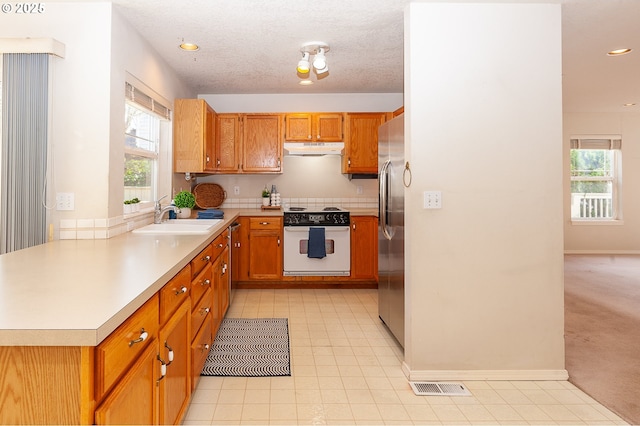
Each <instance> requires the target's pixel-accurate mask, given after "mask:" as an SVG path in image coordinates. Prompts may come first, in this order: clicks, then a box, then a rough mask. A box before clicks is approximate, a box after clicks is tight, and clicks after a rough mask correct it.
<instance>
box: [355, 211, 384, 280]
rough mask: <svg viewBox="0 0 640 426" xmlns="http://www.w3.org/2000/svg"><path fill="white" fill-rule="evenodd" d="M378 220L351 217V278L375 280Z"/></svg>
mask: <svg viewBox="0 0 640 426" xmlns="http://www.w3.org/2000/svg"><path fill="white" fill-rule="evenodd" d="M377 275H378V218H376V217H374V216H351V278H352V279H366V280H373V279H377Z"/></svg>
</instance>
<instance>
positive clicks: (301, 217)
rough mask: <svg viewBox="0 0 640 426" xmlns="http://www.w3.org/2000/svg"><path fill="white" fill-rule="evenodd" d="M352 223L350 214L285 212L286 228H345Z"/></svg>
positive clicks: (341, 212)
mask: <svg viewBox="0 0 640 426" xmlns="http://www.w3.org/2000/svg"><path fill="white" fill-rule="evenodd" d="M350 223H351V220H350V217H349V212H343V211H340V212H318V213H312V212H285V213H284V226H320V225H322V226H345V225H349V224H350Z"/></svg>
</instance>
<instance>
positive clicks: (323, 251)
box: [307, 227, 327, 259]
mask: <svg viewBox="0 0 640 426" xmlns="http://www.w3.org/2000/svg"><path fill="white" fill-rule="evenodd" d="M307 257H311V258H314V259H322V258H323V257H327V248H326V245H325V236H324V228H313V227H312V228H309V244H308V246H307Z"/></svg>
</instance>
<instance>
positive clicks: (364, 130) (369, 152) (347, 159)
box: [342, 113, 386, 174]
mask: <svg viewBox="0 0 640 426" xmlns="http://www.w3.org/2000/svg"><path fill="white" fill-rule="evenodd" d="M346 117H347V119H346V123H347V125H346V131H345V133H346V138H345V143H344V155H343V156H342V173H355V174H358V173H377V172H378V127H380V125H381V124H383V123H384V122H385V118H386V113H347V115H346Z"/></svg>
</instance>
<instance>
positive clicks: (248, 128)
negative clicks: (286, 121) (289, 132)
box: [242, 114, 283, 173]
mask: <svg viewBox="0 0 640 426" xmlns="http://www.w3.org/2000/svg"><path fill="white" fill-rule="evenodd" d="M282 127H283V126H282V114H245V115H244V117H243V123H242V128H243V130H242V161H243V162H242V170H243V171H244V172H248V173H260V172H274V173H281V172H282V139H283V138H282V136H283V135H282Z"/></svg>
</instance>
